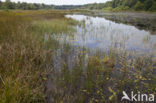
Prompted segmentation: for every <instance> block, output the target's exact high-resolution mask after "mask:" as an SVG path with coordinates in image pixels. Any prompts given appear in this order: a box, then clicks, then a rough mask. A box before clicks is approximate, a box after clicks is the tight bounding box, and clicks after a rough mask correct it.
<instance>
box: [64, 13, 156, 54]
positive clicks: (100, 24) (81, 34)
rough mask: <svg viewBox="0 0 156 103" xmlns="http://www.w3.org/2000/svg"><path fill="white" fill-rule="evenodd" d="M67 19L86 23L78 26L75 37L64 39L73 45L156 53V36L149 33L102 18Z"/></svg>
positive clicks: (73, 17)
mask: <svg viewBox="0 0 156 103" xmlns="http://www.w3.org/2000/svg"><path fill="white" fill-rule="evenodd" d="M66 17H68V18H72V19H75V20H79V21H82V22H84V25H82V26H76V29H77V32H76V33H75V34H74V36H73V37H70V36H69V37H68V36H67V37H63V38H66V41H68V42H70V43H71V44H73V45H80V46H85V47H87V48H91V49H103V50H108V48H110V47H112V46H113V47H114V48H124V49H126V50H129V51H138V52H146V53H151V52H153V54H154V53H155V52H154V51H155V46H156V35H151V34H150V32H148V31H145V30H139V29H137V28H136V27H135V26H130V25H125V24H122V23H115V22H112V21H110V20H106V19H105V18H101V17H90V16H84V15H66Z"/></svg>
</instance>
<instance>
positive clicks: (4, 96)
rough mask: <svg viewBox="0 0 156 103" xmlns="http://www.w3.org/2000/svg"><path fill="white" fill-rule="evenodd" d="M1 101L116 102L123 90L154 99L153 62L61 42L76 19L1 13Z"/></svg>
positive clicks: (57, 14)
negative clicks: (60, 38)
mask: <svg viewBox="0 0 156 103" xmlns="http://www.w3.org/2000/svg"><path fill="white" fill-rule="evenodd" d="M0 15H1V16H0V27H1V28H0V103H53V102H54V103H112V102H113V103H119V102H120V101H121V97H122V91H123V90H124V91H126V92H131V91H134V92H137V91H140V92H142V93H147V94H149V93H150V94H151V93H153V94H155V95H156V62H155V61H154V60H153V59H154V58H153V57H152V56H151V55H147V56H146V55H145V56H138V55H135V54H133V55H131V54H130V53H128V52H127V51H124V50H116V49H115V48H110V49H109V52H108V53H106V52H100V51H99V52H97V53H96V54H94V55H90V52H92V51H91V50H88V49H87V48H82V47H73V46H72V45H71V44H70V43H60V42H59V41H57V39H56V38H54V37H53V36H55V35H60V34H61V35H62V34H73V33H74V31H75V28H74V26H76V25H79V26H81V25H83V23H80V22H79V21H75V20H73V19H69V18H65V17H64V13H63V12H62V11H36V12H35V11H9V12H4V11H1V12H0Z"/></svg>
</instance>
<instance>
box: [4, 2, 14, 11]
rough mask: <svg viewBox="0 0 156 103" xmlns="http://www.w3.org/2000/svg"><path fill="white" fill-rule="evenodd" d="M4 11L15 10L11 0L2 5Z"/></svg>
mask: <svg viewBox="0 0 156 103" xmlns="http://www.w3.org/2000/svg"><path fill="white" fill-rule="evenodd" d="M2 8H3V9H14V5H13V3H12V2H11V1H10V0H6V1H5V2H4V3H3V5H2Z"/></svg>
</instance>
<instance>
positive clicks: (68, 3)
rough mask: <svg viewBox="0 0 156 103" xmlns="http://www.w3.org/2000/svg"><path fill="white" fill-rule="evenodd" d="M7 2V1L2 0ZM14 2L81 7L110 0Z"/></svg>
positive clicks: (26, 0) (24, 0) (22, 0)
mask: <svg viewBox="0 0 156 103" xmlns="http://www.w3.org/2000/svg"><path fill="white" fill-rule="evenodd" d="M1 1H5V0H1ZM11 1H14V2H18V1H20V2H29V3H45V4H55V5H71V4H72V5H80V4H87V3H95V2H96V3H103V2H106V1H108V0H11Z"/></svg>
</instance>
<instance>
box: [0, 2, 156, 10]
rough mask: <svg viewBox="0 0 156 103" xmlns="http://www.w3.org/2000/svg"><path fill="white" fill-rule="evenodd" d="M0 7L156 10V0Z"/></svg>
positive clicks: (4, 5)
mask: <svg viewBox="0 0 156 103" xmlns="http://www.w3.org/2000/svg"><path fill="white" fill-rule="evenodd" d="M0 9H22V10H38V9H89V10H117V11H122V10H135V11H156V0H112V1H108V2H106V3H99V4H97V3H94V4H86V5H76V6H75V5H62V6H56V5H46V4H43V3H42V4H39V3H26V2H17V3H15V2H11V1H10V0H6V1H5V2H1V1H0Z"/></svg>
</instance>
